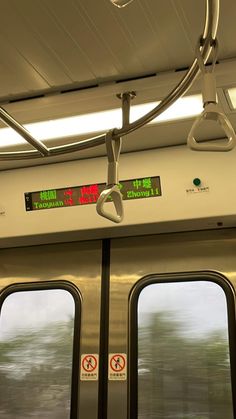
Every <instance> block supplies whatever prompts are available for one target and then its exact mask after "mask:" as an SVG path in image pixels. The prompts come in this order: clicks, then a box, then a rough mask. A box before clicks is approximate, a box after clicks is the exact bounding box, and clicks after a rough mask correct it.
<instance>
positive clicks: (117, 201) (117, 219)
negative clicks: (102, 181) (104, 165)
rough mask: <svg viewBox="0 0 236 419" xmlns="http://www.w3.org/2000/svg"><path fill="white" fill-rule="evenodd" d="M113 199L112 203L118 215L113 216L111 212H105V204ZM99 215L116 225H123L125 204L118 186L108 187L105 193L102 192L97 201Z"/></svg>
mask: <svg viewBox="0 0 236 419" xmlns="http://www.w3.org/2000/svg"><path fill="white" fill-rule="evenodd" d="M110 197H111V198H112V201H109V202H110V203H113V204H114V207H115V210H116V214H112V213H110V212H107V211H105V209H104V204H105V203H106V202H107V200H108V199H109V198H110ZM97 213H98V214H99V215H101V216H102V217H104V218H107V219H108V220H110V221H113V222H114V223H121V221H122V220H123V218H124V209H123V202H122V194H121V192H120V189H119V187H118V185H113V186H110V187H109V185H108V186H107V188H106V189H104V191H102V192H101V194H100V196H99V198H98V200H97Z"/></svg>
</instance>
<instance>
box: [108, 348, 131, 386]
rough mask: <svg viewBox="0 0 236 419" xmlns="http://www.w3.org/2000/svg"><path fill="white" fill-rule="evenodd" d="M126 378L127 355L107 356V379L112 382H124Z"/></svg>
mask: <svg viewBox="0 0 236 419" xmlns="http://www.w3.org/2000/svg"><path fill="white" fill-rule="evenodd" d="M126 376H127V355H126V354H123V353H122V354H118V353H116V354H109V367H108V379H109V380H113V381H123V380H126Z"/></svg>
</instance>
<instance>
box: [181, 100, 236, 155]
mask: <svg viewBox="0 0 236 419" xmlns="http://www.w3.org/2000/svg"><path fill="white" fill-rule="evenodd" d="M211 105H213V106H211ZM206 119H210V120H213V121H216V122H218V123H219V124H220V126H221V127H222V129H223V130H224V132H225V134H226V137H227V140H226V141H224V143H222V144H212V143H209V142H205V143H198V142H197V141H196V139H195V138H194V134H195V131H196V129H197V128H198V126H199V125H200V124H201V123H202V122H203V121H205V120H206ZM187 144H188V146H189V147H190V148H191V149H192V150H196V151H230V150H232V149H233V148H234V147H235V145H236V135H235V132H234V129H233V127H232V125H231V123H230V121H229V120H228V118H227V117H226V115H225V114H224V113H222V112H220V111H219V110H218V109H217V105H216V104H209V105H208V106H207V109H205V110H204V111H203V112H202V113H201V114H200V115H199V116H198V117H197V119H196V120H195V122H194V123H193V126H192V128H191V130H190V132H189V135H188V139H187Z"/></svg>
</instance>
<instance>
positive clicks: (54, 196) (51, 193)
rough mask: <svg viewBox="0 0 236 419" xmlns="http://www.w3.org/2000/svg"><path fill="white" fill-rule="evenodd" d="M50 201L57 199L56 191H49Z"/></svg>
mask: <svg viewBox="0 0 236 419" xmlns="http://www.w3.org/2000/svg"><path fill="white" fill-rule="evenodd" d="M48 199H57V191H56V190H55V189H54V190H51V191H48Z"/></svg>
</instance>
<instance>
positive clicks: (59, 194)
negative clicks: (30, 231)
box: [25, 176, 161, 211]
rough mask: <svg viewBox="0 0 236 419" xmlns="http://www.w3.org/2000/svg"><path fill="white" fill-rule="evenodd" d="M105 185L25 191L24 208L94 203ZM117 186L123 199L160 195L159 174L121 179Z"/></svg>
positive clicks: (61, 206) (95, 184)
mask: <svg viewBox="0 0 236 419" xmlns="http://www.w3.org/2000/svg"><path fill="white" fill-rule="evenodd" d="M105 187H106V184H105V183H94V184H91V185H81V186H71V187H67V188H60V189H48V190H43V191H37V192H27V193H25V208H26V211H35V210H44V209H52V208H65V207H74V206H76V205H88V204H95V203H96V202H97V200H98V197H99V195H100V193H101V192H102V191H103V190H104V189H105ZM119 188H120V191H121V193H122V196H123V200H124V201H132V200H134V199H141V198H142V199H143V198H154V197H158V196H161V183H160V177H159V176H154V177H145V178H140V179H131V180H122V181H120V183H119Z"/></svg>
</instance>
